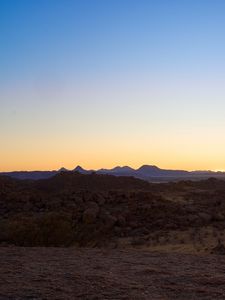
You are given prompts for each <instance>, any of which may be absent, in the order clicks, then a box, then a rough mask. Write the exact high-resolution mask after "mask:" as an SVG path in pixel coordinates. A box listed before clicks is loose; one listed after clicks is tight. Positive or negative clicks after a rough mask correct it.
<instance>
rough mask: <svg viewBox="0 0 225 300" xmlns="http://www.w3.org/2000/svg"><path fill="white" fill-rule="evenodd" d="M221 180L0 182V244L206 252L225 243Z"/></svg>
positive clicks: (63, 177)
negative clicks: (171, 181) (172, 181)
mask: <svg viewBox="0 0 225 300" xmlns="http://www.w3.org/2000/svg"><path fill="white" fill-rule="evenodd" d="M224 199H225V182H224V181H222V180H217V179H213V178H212V179H208V180H206V181H198V182H192V181H184V182H178V183H167V184H150V183H148V182H145V181H142V180H139V179H135V178H132V177H115V176H109V175H96V174H91V175H83V174H79V173H68V172H65V173H60V174H58V175H56V176H55V177H52V178H50V179H45V180H38V181H20V180H15V179H12V178H8V177H4V176H2V177H1V178H0V214H1V219H0V229H1V230H0V243H1V244H2V245H8V244H12V245H17V246H82V247H110V248H125V247H136V248H147V249H152V250H160V251H164V250H165V251H168V250H170V251H181V252H184V251H185V252H191V253H199V252H201V253H211V252H212V251H213V248H215V247H216V246H217V245H218V244H219V243H220V244H223V242H224V240H225V201H224Z"/></svg>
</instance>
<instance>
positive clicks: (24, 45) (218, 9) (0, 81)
mask: <svg viewBox="0 0 225 300" xmlns="http://www.w3.org/2000/svg"><path fill="white" fill-rule="evenodd" d="M224 134H225V1H224V0H154V1H151V0H89V1H88V0H15V1H13V0H0V141H1V143H0V171H10V170H37V169H38V170H40V169H42V170H48V169H58V168H60V167H62V166H64V167H67V168H74V167H75V166H76V165H77V164H79V165H82V166H83V167H85V168H100V167H108V168H111V167H113V166H116V165H130V166H131V167H139V166H140V165H142V164H154V165H158V166H159V167H162V168H171V169H187V170H196V169H212V170H224V169H225V138H224Z"/></svg>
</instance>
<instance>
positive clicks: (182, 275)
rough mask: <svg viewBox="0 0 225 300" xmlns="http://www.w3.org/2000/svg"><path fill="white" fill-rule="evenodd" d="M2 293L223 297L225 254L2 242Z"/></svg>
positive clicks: (135, 298) (186, 299) (164, 299)
mask: <svg viewBox="0 0 225 300" xmlns="http://www.w3.org/2000/svg"><path fill="white" fill-rule="evenodd" d="M0 263H1V272H0V299H1V300H6V299H10V300H12V299H13V300H14V299H17V300H24V299H35V300H43V299H54V300H55V299H58V300H60V299H66V300H67V299H68V300H70V299H88V300H89V299H92V300H93V299H101V300H105V299H114V300H115V299H127V300H139V299H140V300H141V299H146V300H149V299H151V300H156V299H158V300H159V299H160V300H168V299H171V300H174V299H178V300H190V299H191V300H202V299H204V300H209V299H210V300H215V299H216V300H222V299H225V284H224V282H225V275H224V269H225V258H224V256H218V255H210V256H209V255H191V254H188V255H187V254H181V253H180V254H176V255H174V253H161V252H150V251H145V250H134V249H124V250H118V249H84V248H82V249H81V248H80V249H77V248H76V249H75V248H73V247H72V248H71V247H70V248H23V247H20V248H18V247H10V248H4V247H1V248H0Z"/></svg>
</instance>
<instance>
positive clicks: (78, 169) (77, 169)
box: [74, 165, 84, 171]
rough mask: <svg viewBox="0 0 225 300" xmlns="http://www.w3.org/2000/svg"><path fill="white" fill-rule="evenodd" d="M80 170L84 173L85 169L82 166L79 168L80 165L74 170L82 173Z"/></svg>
mask: <svg viewBox="0 0 225 300" xmlns="http://www.w3.org/2000/svg"><path fill="white" fill-rule="evenodd" d="M80 170H82V171H83V170H84V169H83V168H82V167H81V166H79V165H78V166H76V168H75V169H74V171H80Z"/></svg>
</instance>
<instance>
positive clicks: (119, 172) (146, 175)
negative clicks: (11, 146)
mask: <svg viewBox="0 0 225 300" xmlns="http://www.w3.org/2000/svg"><path fill="white" fill-rule="evenodd" d="M60 172H78V173H81V174H91V173H96V174H106V175H114V176H132V177H135V178H139V179H143V180H147V181H152V182H163V181H178V180H200V179H207V178H210V177H215V178H224V179H225V172H214V171H185V170H168V169H161V168H159V167H157V166H154V165H143V166H141V167H140V168H138V169H133V168H131V167H129V166H123V167H120V166H117V167H115V168H112V169H99V170H86V169H83V168H82V167H81V166H77V167H76V168H75V169H73V170H68V169H65V168H61V169H59V170H53V171H14V172H2V173H0V175H6V176H10V177H12V178H16V179H30V180H39V179H47V178H50V177H52V176H54V175H56V174H58V173H60Z"/></svg>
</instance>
